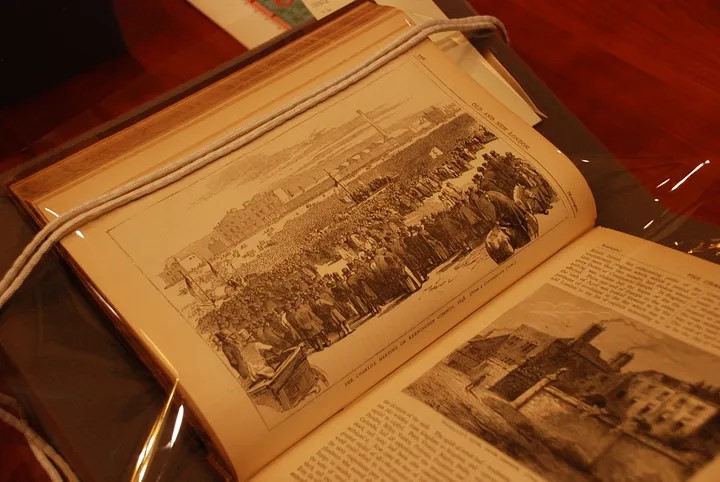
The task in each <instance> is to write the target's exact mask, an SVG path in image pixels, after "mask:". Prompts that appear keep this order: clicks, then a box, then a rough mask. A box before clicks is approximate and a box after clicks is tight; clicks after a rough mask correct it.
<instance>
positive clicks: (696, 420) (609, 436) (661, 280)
mask: <svg viewBox="0 0 720 482" xmlns="http://www.w3.org/2000/svg"><path fill="white" fill-rule="evenodd" d="M718 280H720V269H719V268H718V267H717V266H714V265H712V264H710V263H707V262H705V261H701V260H698V259H696V258H692V257H690V256H687V255H684V254H682V253H679V252H676V251H671V250H669V249H668V248H664V247H660V246H657V245H653V244H652V243H650V242H648V241H643V240H640V239H637V238H633V237H630V236H628V235H625V234H621V233H618V232H615V231H609V230H604V229H601V228H597V229H595V230H593V231H592V232H590V233H589V234H588V235H586V236H584V237H582V238H581V239H580V240H578V241H577V242H575V243H573V244H572V245H571V246H569V247H568V248H566V249H565V250H563V251H562V252H561V253H560V254H558V255H556V256H555V257H554V258H552V259H551V260H549V261H548V262H547V263H545V264H544V265H543V266H541V267H540V268H539V269H537V270H536V271H534V272H533V273H532V274H530V275H529V276H527V277H526V278H525V279H523V280H522V281H521V282H519V283H518V284H516V285H515V286H513V287H512V288H511V289H509V290H508V291H506V292H505V293H504V294H502V295H500V296H499V297H498V298H496V299H495V300H494V301H493V302H491V303H490V304H488V305H486V306H485V307H484V308H483V309H481V310H479V311H478V312H476V313H475V314H474V315H472V317H470V318H468V319H467V320H466V321H465V322H463V323H462V324H461V325H460V326H459V327H458V328H456V329H455V330H453V331H452V332H450V333H449V334H448V335H447V336H445V337H444V338H443V339H441V340H440V341H438V342H437V343H435V344H434V345H432V346H431V347H430V348H429V349H427V350H426V351H425V352H423V353H422V354H421V355H418V357H416V359H413V360H412V361H411V362H409V363H408V364H407V365H406V366H404V367H403V368H401V369H400V370H399V371H398V372H397V373H395V374H393V375H392V376H391V377H389V378H388V379H386V380H385V381H384V382H382V384H380V385H379V386H378V387H377V388H376V389H375V390H373V391H372V392H370V393H369V394H368V395H367V396H365V397H363V398H362V399H361V400H360V401H359V402H358V403H356V404H355V405H353V406H352V407H351V408H350V409H348V410H346V411H344V412H343V413H342V414H340V415H338V416H337V417H335V418H334V419H333V420H332V421H331V422H329V423H327V424H326V425H325V426H323V427H321V428H320V429H318V430H317V431H316V432H315V433H313V434H312V435H311V436H309V437H308V438H307V439H305V440H303V442H302V443H301V444H298V446H297V447H295V448H293V449H291V451H289V452H288V453H287V454H285V455H284V456H283V457H281V458H280V459H279V460H277V461H275V462H274V463H273V464H272V466H271V467H269V468H268V469H267V470H266V471H264V472H263V473H261V474H260V476H259V477H258V478H257V480H296V481H315V480H478V481H507V480H512V481H538V480H573V481H575V480H577V481H613V482H617V481H645V480H658V481H666V482H680V481H686V480H706V481H710V480H717V479H718V475H719V474H720V467H719V465H720V464H719V463H718V461H717V460H716V456H717V454H718V451H720V425H719V424H720V395H719V393H720V331H719V330H720V283H718Z"/></svg>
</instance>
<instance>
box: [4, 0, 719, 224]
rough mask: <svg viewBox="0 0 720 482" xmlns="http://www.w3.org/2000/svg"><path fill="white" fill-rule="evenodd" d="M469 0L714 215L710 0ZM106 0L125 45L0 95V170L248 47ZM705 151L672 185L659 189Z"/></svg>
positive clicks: (205, 28) (611, 131)
mask: <svg viewBox="0 0 720 482" xmlns="http://www.w3.org/2000/svg"><path fill="white" fill-rule="evenodd" d="M470 3H471V4H472V5H473V6H474V7H475V8H476V9H477V11H478V12H481V13H487V14H492V15H495V16H497V17H499V18H500V19H502V20H503V21H504V22H505V24H506V26H507V27H508V29H509V31H510V37H511V45H512V47H513V49H514V50H515V51H516V52H518V53H519V54H520V56H521V57H522V58H523V59H524V60H525V61H526V62H527V64H528V65H529V66H530V67H531V68H532V69H533V70H534V71H535V73H536V74H537V75H538V77H539V78H540V79H542V80H543V81H544V82H546V83H547V85H548V87H549V88H550V89H551V90H552V91H554V92H555V94H556V95H557V96H558V97H559V98H560V99H561V100H562V101H563V102H564V103H565V104H566V105H567V106H568V107H569V108H570V110H571V111H573V112H574V113H575V114H576V116H577V117H578V118H579V119H580V120H581V121H582V122H583V123H584V124H585V125H586V126H587V127H588V128H589V130H590V131H591V132H592V133H594V134H595V135H596V136H597V137H598V138H599V139H600V141H601V142H603V144H605V145H606V146H607V147H608V148H609V150H610V151H611V152H612V153H613V154H614V155H615V156H616V157H617V158H618V159H619V160H620V161H621V162H622V163H623V164H624V165H625V166H626V167H627V168H628V169H629V170H630V171H631V172H632V173H633V174H634V175H635V176H636V177H637V178H638V179H640V180H641V182H642V183H643V184H645V185H646V186H647V187H648V188H650V189H653V190H654V192H656V195H657V196H658V197H659V198H661V200H662V201H663V203H664V204H665V205H667V206H668V207H670V208H671V209H673V210H674V211H676V212H686V213H688V212H692V213H693V214H692V215H693V216H695V217H697V218H699V219H704V220H708V221H713V222H715V223H720V205H719V204H718V203H717V202H715V200H716V199H717V198H718V194H720V183H718V179H720V166H719V165H720V159H719V158H718V154H719V153H720V136H718V135H716V131H717V126H718V121H720V89H719V88H718V86H720V62H718V60H717V52H719V51H720V28H718V26H720V3H719V2H716V1H714V0H658V1H655V2H627V1H624V0H607V1H602V2H599V1H596V0H576V1H573V2H547V1H544V0H470ZM114 7H115V12H116V15H117V18H118V21H119V23H120V25H121V27H122V30H123V35H124V37H125V41H126V44H127V47H128V53H127V54H126V55H123V56H120V57H116V58H114V59H112V60H109V61H107V62H105V63H103V64H101V65H100V66H98V67H97V68H94V69H92V70H90V71H86V72H84V73H81V74H78V75H76V76H74V77H73V78H71V79H69V80H68V81H66V82H64V83H62V84H60V85H58V86H56V87H53V88H51V89H48V90H47V91H45V92H43V93H42V94H40V95H36V96H34V97H33V98H31V99H30V100H25V101H21V102H18V103H15V104H12V105H10V106H5V107H4V108H0V170H2V169H4V168H8V167H10V166H13V165H17V164H19V163H22V162H23V161H26V160H28V159H30V158H32V157H34V156H37V155H39V154H42V153H45V152H47V151H48V150H50V149H52V148H54V147H57V146H59V145H61V144H63V143H65V142H67V141H68V140H70V139H72V138H74V137H75V136H77V135H80V134H82V133H83V132H85V131H87V130H88V129H91V128H93V127H97V126H99V125H101V124H102V123H104V122H108V121H110V120H112V119H114V118H115V117H117V116H119V115H122V114H123V113H126V112H128V111H129V110H131V109H133V108H136V107H138V106H139V105H141V104H142V103H144V102H148V101H150V100H152V99H154V98H155V97H157V96H158V95H160V94H162V93H164V92H166V91H168V90H170V89H173V88H176V87H178V86H179V85H182V84H183V83H185V82H188V81H189V80H191V79H193V78H195V77H196V76H198V75H200V74H202V73H203V72H205V71H207V70H209V69H212V68H214V67H216V66H218V65H220V64H222V63H223V62H226V61H228V60H230V59H232V58H235V57H236V56H238V55H240V54H242V53H243V52H244V51H245V50H246V49H245V47H243V46H242V45H240V44H238V43H237V42H236V41H235V40H234V39H232V38H231V37H230V36H229V35H227V34H226V33H225V32H223V31H222V30H220V29H219V28H218V27H217V26H215V25H214V24H213V23H212V22H210V21H209V20H207V19H206V18H205V17H204V16H203V15H202V14H200V13H199V12H198V11H196V10H195V9H194V8H192V7H191V6H190V5H189V4H188V3H187V2H182V1H176V0H154V1H152V2H147V1H144V0H114ZM706 160H708V161H710V163H705V165H704V166H703V168H702V169H701V170H700V171H701V172H698V173H697V175H694V176H691V178H690V179H687V180H686V182H685V185H684V186H683V189H677V190H675V191H671V190H670V189H671V188H672V187H673V186H675V185H676V184H677V182H678V181H680V180H682V179H683V178H684V177H685V176H686V175H687V174H688V173H689V172H691V171H692V170H693V169H694V168H695V167H696V166H698V165H699V164H700V163H701V162H702V163H704V162H705V161H706ZM666 179H669V180H670V181H669V182H667V183H666V184H665V185H664V186H661V188H657V189H656V186H657V185H658V184H660V183H662V182H663V181H664V180H666Z"/></svg>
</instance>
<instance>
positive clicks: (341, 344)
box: [14, 6, 595, 478]
mask: <svg viewBox="0 0 720 482" xmlns="http://www.w3.org/2000/svg"><path fill="white" fill-rule="evenodd" d="M362 12H365V13H364V14H363V15H365V16H364V17H360V19H363V20H364V23H359V20H358V17H357V15H359V14H356V16H355V17H352V18H350V19H349V20H348V19H342V18H341V19H339V22H340V23H337V24H335V25H334V26H333V25H332V24H331V25H329V26H328V28H329V29H330V31H329V32H328V31H326V30H324V31H319V32H318V35H321V37H319V38H318V37H317V36H316V37H314V38H309V39H307V38H304V39H303V40H301V42H305V43H308V42H310V43H311V46H312V42H318V44H319V45H320V47H317V48H316V49H315V50H312V49H311V50H310V51H309V52H306V54H307V55H304V56H303V55H302V51H300V52H294V51H293V50H292V47H293V46H292V45H291V46H290V47H289V48H288V49H284V50H282V51H280V52H278V55H281V56H285V57H283V61H282V62H281V61H277V60H274V61H273V60H272V59H271V61H272V62H273V64H272V65H274V66H275V70H273V71H272V72H271V74H269V75H266V76H265V77H261V76H260V73H262V72H260V73H258V72H257V70H258V69H259V67H255V66H254V65H253V66H252V67H251V68H250V69H249V71H250V72H251V73H255V74H257V75H258V77H257V78H258V79H259V80H257V81H256V82H255V83H253V84H251V85H248V82H247V79H245V78H244V77H243V75H245V74H244V73H243V72H240V73H239V74H237V76H235V77H230V78H228V79H224V80H223V81H221V82H219V83H218V84H215V85H213V86H211V87H210V88H209V89H207V90H205V91H203V92H200V93H198V94H196V95H195V96H193V97H191V98H189V99H188V100H187V101H183V102H182V103H180V104H178V105H177V106H173V107H172V108H170V109H167V110H165V111H162V112H160V113H159V114H158V116H160V117H158V116H153V117H151V118H148V119H147V120H146V121H143V122H142V123H140V124H138V125H137V126H134V127H132V128H130V129H128V130H127V131H125V132H121V133H119V134H117V135H115V136H113V137H111V138H109V139H107V140H106V141H103V142H101V143H99V144H97V145H95V146H93V147H91V148H89V149H87V150H85V151H82V152H80V153H78V154H76V155H75V156H73V157H71V158H69V159H67V160H66V161H62V162H61V163H60V164H59V165H58V167H53V168H51V169H50V171H49V173H50V174H48V175H47V176H45V175H46V174H47V173H44V172H40V173H38V174H36V175H34V176H33V177H31V178H30V179H29V180H28V181H27V183H25V184H21V185H17V186H15V187H14V188H15V192H16V193H20V196H21V198H23V199H25V201H26V202H27V203H29V204H31V205H32V206H33V208H34V212H35V214H36V215H37V216H44V217H45V218H46V219H52V217H53V216H55V215H57V214H58V213H62V212H66V211H67V210H68V209H70V208H71V207H72V206H74V205H77V204H79V203H80V202H82V201H85V200H87V199H89V198H91V197H93V196H96V195H98V194H100V193H102V192H104V191H105V190H106V189H108V188H110V187H112V186H115V185H117V184H118V183H119V182H121V181H123V180H126V179H131V178H133V177H134V176H137V175H139V174H141V173H143V172H147V170H148V169H150V168H152V167H157V166H159V165H162V164H164V163H167V162H169V161H170V160H172V159H174V158H176V157H178V156H180V155H182V154H185V153H187V152H191V151H192V150H193V149H197V148H199V147H201V146H202V145H204V143H206V142H208V141H209V140H211V139H214V138H217V137H219V136H221V135H223V134H224V133H226V132H227V131H229V130H230V129H232V128H236V127H237V126H238V125H241V124H242V123H243V122H246V121H247V120H249V119H253V118H257V116H258V115H259V114H260V113H262V112H266V111H268V110H270V109H272V108H274V107H276V106H277V105H278V104H279V103H282V102H285V101H287V100H288V99H291V98H292V97H293V96H295V95H298V93H300V92H304V91H306V90H309V89H311V88H312V87H313V86H316V85H319V84H321V83H322V82H326V81H327V80H328V79H330V78H332V77H333V76H335V75H337V74H338V73H340V72H343V71H344V70H345V69H347V68H349V67H350V66H352V65H356V64H358V63H359V62H361V61H362V59H364V58H367V57H368V56H370V54H371V53H372V52H375V51H377V50H379V48H380V47H381V46H383V45H385V44H387V43H388V42H389V41H390V39H392V38H394V37H395V36H397V35H398V34H399V33H400V32H401V31H402V30H403V29H404V28H407V26H406V25H405V19H404V17H403V15H402V14H400V13H396V12H395V11H393V10H391V9H385V8H382V7H376V6H372V8H369V7H367V8H366V9H365V10H362V11H361V13H362ZM368 12H370V13H372V14H373V15H370V13H368ZM377 12H379V13H377ZM343 20H345V22H343ZM352 21H357V22H358V25H359V26H358V27H357V28H356V29H355V30H354V31H351V32H350V33H348V30H347V29H348V28H349V27H348V26H352V25H353V23H352ZM333 29H334V30H333ZM332 35H337V36H341V38H342V42H341V41H340V40H337V41H336V42H334V43H332V44H328V43H327V42H325V43H322V42H323V39H325V38H327V37H332ZM283 62H286V63H283ZM238 86H240V87H238ZM233 87H237V89H235V88H233ZM243 89H244V90H243ZM158 119H160V120H158ZM163 119H165V121H163ZM178 119H179V120H178ZM148 134H152V135H148ZM96 159H97V160H99V161H100V162H102V163H103V164H102V165H101V167H98V168H95V169H91V170H89V171H87V170H86V166H87V163H88V162H90V161H94V160H96ZM83 160H84V161H85V162H83ZM63 165H65V166H72V167H73V169H77V172H79V173H80V175H78V176H76V177H72V176H70V177H69V178H67V179H66V178H63V176H66V177H67V176H69V173H72V172H74V171H73V169H68V170H66V169H63ZM46 180H47V182H48V183H49V184H50V185H52V186H53V189H51V190H50V192H49V193H45V192H43V189H42V187H43V184H44V182H46ZM23 193H25V194H26V195H27V196H25V197H23V195H22V194H23ZM594 215H595V208H594V203H593V200H592V198H591V195H590V191H589V189H588V188H587V186H586V184H585V181H584V180H583V179H582V177H581V175H580V174H579V173H578V172H577V171H576V170H575V168H574V167H573V166H572V164H571V162H570V161H569V160H568V159H567V158H565V157H564V156H563V155H562V154H561V153H559V151H557V149H555V148H554V147H553V146H551V145H549V144H548V143H547V142H546V141H545V140H544V139H543V138H542V137H541V136H539V135H538V134H537V133H536V132H535V131H533V130H532V129H531V128H530V127H529V126H527V124H525V123H524V122H522V121H521V120H520V119H518V118H517V117H515V116H514V115H513V114H512V113H510V112H508V111H507V110H506V109H504V108H503V107H502V106H501V105H500V104H499V103H498V102H497V101H496V100H495V99H494V98H493V97H491V96H489V95H488V94H487V93H486V92H485V91H484V90H483V89H482V88H480V87H479V86H478V85H477V84H476V83H475V82H474V81H473V80H472V79H470V78H469V77H467V75H466V74H464V73H463V72H462V71H460V70H459V69H458V68H457V67H455V66H454V64H453V63H452V62H450V61H449V60H447V59H446V58H445V57H444V56H443V54H442V53H441V52H440V51H439V50H438V49H437V47H435V46H434V45H433V44H432V43H431V42H429V41H428V42H426V43H423V44H422V45H420V46H418V47H417V48H415V49H413V50H412V51H410V52H409V53H408V54H406V55H404V56H402V57H401V58H398V59H397V60H395V61H393V62H391V63H389V64H388V65H386V66H385V67H383V68H381V69H380V70H379V71H377V72H375V73H374V74H372V75H371V76H369V77H368V78H366V79H365V80H363V81H361V82H360V83H358V84H356V85H353V86H352V87H349V88H347V89H346V90H344V91H343V92H342V93H340V94H338V95H336V96H334V97H333V98H331V99H330V100H328V101H326V102H324V103H323V104H321V105H319V106H317V107H315V108H313V109H311V110H309V111H308V112H306V113H305V114H303V115H301V116H299V117H296V118H294V119H292V120H289V121H287V122H286V123H285V124H284V125H282V126H281V127H279V128H277V129H275V130H273V131H272V132H270V133H268V134H266V135H265V136H263V137H261V138H259V139H258V140H257V141H255V142H253V143H251V144H249V145H247V146H245V147H244V148H242V149H240V150H239V151H237V152H233V153H231V154H228V155H227V156H225V157H224V158H222V159H220V160H218V161H216V162H214V163H212V164H211V165H209V166H207V167H206V168H203V169H202V170H200V171H198V172H196V173H194V174H192V175H190V176H188V177H186V178H184V179H182V180H180V181H178V182H177V183H175V184H173V185H171V186H169V187H167V188H165V189H162V190H161V191H158V192H156V193H154V194H152V195H148V196H147V197H145V198H143V199H141V200H139V201H136V202H134V203H132V204H130V205H127V206H125V207H123V208H121V209H118V210H116V211H114V212H112V213H111V214H108V215H106V216H104V217H102V218H101V219H98V220H96V221H94V222H92V223H90V224H88V225H87V226H84V227H82V228H81V229H79V230H78V231H77V232H76V233H75V234H74V235H72V236H69V237H67V238H66V239H64V240H63V242H62V246H63V248H64V249H65V250H66V252H67V254H68V256H69V257H70V259H71V261H72V263H73V264H74V265H75V266H76V267H77V268H78V269H79V270H80V271H81V272H82V273H83V275H84V276H85V279H86V280H87V282H88V283H90V284H91V285H92V287H93V289H94V290H95V292H96V293H97V294H98V295H99V296H100V297H101V298H102V300H103V301H104V302H105V303H107V307H108V310H110V311H112V313H114V314H116V315H117V316H118V318H119V327H120V328H121V329H122V330H123V331H124V332H125V333H127V334H128V336H129V337H130V338H131V339H132V340H134V341H135V343H136V345H138V346H139V351H140V352H141V353H143V354H146V355H147V356H150V357H151V358H152V363H153V364H156V365H158V366H159V367H160V368H161V369H162V371H163V373H165V374H166V375H167V376H170V377H172V378H177V379H178V380H179V385H180V389H181V391H182V393H183V395H184V396H185V397H186V399H187V404H188V407H189V408H191V412H192V413H193V414H194V416H195V417H196V419H197V420H198V421H199V423H200V424H201V425H202V427H203V429H204V430H205V431H206V432H207V433H208V434H209V435H210V437H211V438H212V440H213V441H214V442H215V443H216V444H217V446H218V447H220V448H221V450H223V451H224V452H225V454H226V455H227V457H228V459H229V460H230V461H231V463H232V464H233V467H234V469H235V470H236V473H237V475H238V477H239V478H245V477H247V476H248V475H249V474H252V473H253V472H255V471H257V470H258V469H259V468H260V467H261V466H262V465H263V464H264V463H266V462H267V461H268V460H270V459H271V458H273V457H275V456H276V455H278V454H279V453H280V452H282V451H283V450H284V449H285V448H287V447H288V446H290V445H291V444H293V443H294V442H295V441H296V440H298V439H299V438H300V437H302V436H304V435H305V434H307V433H308V432H309V431H311V430H312V429H313V428H314V427H316V426H317V425H319V424H320V423H322V422H323V421H324V420H325V419H327V418H328V417H330V416H331V415H333V414H334V413H336V412H337V411H338V410H340V409H341V408H342V407H344V406H345V405H347V404H348V403H349V402H351V401H352V400H353V399H355V398H356V397H358V396H359V395H360V394H362V393H363V392H365V391H366V390H367V389H368V388H369V387H371V386H373V385H374V384H375V383H377V382H378V381H379V380H381V379H382V378H383V377H384V376H386V375H387V374H388V373H390V372H391V371H393V370H394V369H395V368H397V367H398V366H399V365H400V364H402V363H403V362H404V361H406V360H407V359H408V358H410V357H411V356H413V355H414V354H416V353H417V352H418V351H420V350H421V349H422V348H423V347H425V346H426V345H427V344H429V343H430V342H431V341H432V340H434V339H436V338H437V337H439V336H440V335H441V334H442V333H444V332H445V331H447V330H448V329H449V328H450V327H452V326H453V325H455V324H456V323H457V322H459V321H460V320H462V319H463V318H464V317H465V316H467V315H468V314H469V313H471V312H472V311H473V310H474V309H476V308H477V307H478V306H479V305H481V304H483V303H485V302H486V301H488V300H489V299H491V298H492V297H493V296H495V295H496V294H497V293H499V292H500V291H502V290H503V289H505V288H506V287H507V286H509V285H510V284H512V283H513V282H515V281H516V280H517V279H518V278H520V277H521V276H523V275H524V274H525V273H527V272H528V271H530V270H531V269H532V268H533V267H535V266H536V265H538V264H539V263H541V262H542V260H544V259H546V258H548V257H549V256H551V255H552V254H553V253H554V252H556V251H557V250H558V249H560V248H561V247H562V246H564V245H565V244H567V243H568V242H570V241H571V240H572V239H575V238H576V237H578V236H579V235H580V234H581V233H583V232H585V231H587V230H589V229H590V228H591V226H592V224H593V221H594Z"/></svg>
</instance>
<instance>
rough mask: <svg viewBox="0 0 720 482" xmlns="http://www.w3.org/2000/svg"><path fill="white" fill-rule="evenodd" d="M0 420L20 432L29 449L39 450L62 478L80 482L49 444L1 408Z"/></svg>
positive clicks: (41, 462) (41, 461)
mask: <svg viewBox="0 0 720 482" xmlns="http://www.w3.org/2000/svg"><path fill="white" fill-rule="evenodd" d="M0 420H1V421H3V422H5V423H6V424H8V425H10V426H11V427H13V428H14V429H15V430H17V431H18V432H20V433H21V434H22V435H23V436H24V437H25V438H26V439H27V441H28V443H29V444H30V447H31V449H32V450H33V451H35V450H39V451H40V453H42V454H43V455H44V456H45V457H47V460H49V461H50V462H52V465H53V466H54V467H55V468H57V470H59V471H60V472H61V473H62V476H63V477H64V478H65V480H66V481H68V482H80V479H78V477H77V475H75V472H73V470H72V469H71V468H70V466H69V465H68V463H67V462H65V459H63V458H62V456H61V455H60V454H58V453H57V452H56V451H55V449H53V448H52V447H51V446H50V444H48V443H47V442H46V441H45V440H43V439H42V437H40V435H38V434H37V433H35V431H34V430H33V429H31V428H30V427H28V426H27V425H26V424H25V423H24V422H23V421H22V420H20V419H19V418H17V417H16V416H15V415H13V414H11V413H10V412H6V411H5V410H4V409H2V408H0ZM38 462H40V464H41V465H43V468H46V467H45V465H44V464H43V460H42V459H38ZM50 474H52V472H49V474H48V475H49V476H50Z"/></svg>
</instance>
